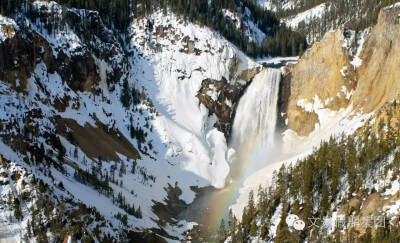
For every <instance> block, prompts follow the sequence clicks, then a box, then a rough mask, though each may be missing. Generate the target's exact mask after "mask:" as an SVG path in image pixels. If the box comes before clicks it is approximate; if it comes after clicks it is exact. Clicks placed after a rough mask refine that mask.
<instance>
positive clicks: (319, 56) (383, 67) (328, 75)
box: [279, 6, 400, 136]
mask: <svg viewBox="0 0 400 243" xmlns="http://www.w3.org/2000/svg"><path fill="white" fill-rule="evenodd" d="M399 13H400V7H396V6H393V7H390V8H386V9H383V10H382V11H381V12H380V15H379V18H378V23H377V25H376V26H375V27H374V28H372V30H371V32H370V33H369V34H368V35H367V36H366V37H365V42H364V44H363V46H362V49H361V52H360V53H359V55H358V56H357V57H352V56H351V55H350V54H349V51H348V47H346V41H348V40H346V37H345V34H346V31H343V30H337V31H335V32H328V33H326V34H325V36H324V37H323V39H322V40H321V41H320V42H317V43H315V44H314V45H313V46H312V47H311V48H310V49H309V50H308V51H307V52H306V53H305V54H304V55H303V56H302V57H301V59H300V61H299V63H297V64H296V65H291V66H288V67H287V69H286V72H285V76H284V78H283V81H282V84H281V91H280V100H279V108H280V112H281V113H283V114H285V115H284V116H283V117H281V118H280V121H279V122H280V124H281V127H286V126H287V128H289V129H291V130H293V131H295V132H296V133H297V134H298V135H300V136H307V135H309V134H310V133H311V132H312V131H313V130H314V128H315V125H316V124H317V123H318V122H319V118H318V115H317V114H316V113H315V111H314V110H313V107H315V106H318V107H319V108H328V109H330V110H339V109H341V108H346V107H348V105H349V104H353V105H354V107H355V108H357V109H359V110H360V111H363V112H364V113H368V112H371V111H373V110H375V109H378V108H380V107H382V105H384V104H385V103H386V102H388V101H391V100H393V99H394V98H396V97H397V96H398V95H399V93H400V81H399V79H398V77H399V76H400V68H399V67H400V58H399V53H400V41H399V39H400V28H399V27H400V23H399V17H398V16H399ZM352 58H354V59H353V60H352ZM355 58H359V59H361V63H359V64H358V65H357V64H356V63H355V62H354V60H355ZM352 92H353V93H352ZM304 104H310V106H309V108H308V109H305V105H304ZM284 122H285V123H286V124H285V125H286V126H285V125H282V124H283V123H284Z"/></svg>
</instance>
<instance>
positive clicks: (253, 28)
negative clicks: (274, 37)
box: [221, 8, 266, 44]
mask: <svg viewBox="0 0 400 243" xmlns="http://www.w3.org/2000/svg"><path fill="white" fill-rule="evenodd" d="M221 12H222V15H223V16H225V17H227V18H228V19H230V20H231V21H232V22H233V23H234V25H235V27H236V28H237V29H246V32H245V35H246V36H248V37H249V40H250V41H252V42H255V43H258V44H261V43H262V41H263V40H264V39H265V38H266V34H265V33H264V32H263V31H262V30H260V29H259V28H258V26H257V25H256V24H255V23H254V22H253V21H251V20H250V16H251V12H250V10H249V9H247V8H246V10H245V14H244V15H246V17H245V18H241V17H240V16H239V15H238V14H236V13H233V12H232V11H230V10H228V9H222V10H221ZM242 19H244V20H243V21H242Z"/></svg>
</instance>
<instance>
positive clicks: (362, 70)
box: [353, 4, 400, 112]
mask: <svg viewBox="0 0 400 243" xmlns="http://www.w3.org/2000/svg"><path fill="white" fill-rule="evenodd" d="M399 14H400V4H397V5H394V6H391V7H388V8H385V9H383V10H382V11H381V12H380V14H379V17H378V23H377V25H376V26H375V27H374V28H373V29H372V31H371V33H370V34H369V35H368V37H367V38H366V40H365V44H364V48H363V50H362V52H361V54H360V59H361V60H362V65H361V66H360V67H359V68H358V69H357V80H358V84H357V88H356V90H355V92H354V97H353V102H354V103H355V104H356V105H358V106H360V108H361V109H362V110H363V111H364V112H371V111H373V110H375V109H379V108H380V107H382V105H384V104H385V103H386V102H388V101H391V100H393V99H395V98H396V97H397V96H398V95H399V94H400V15H399Z"/></svg>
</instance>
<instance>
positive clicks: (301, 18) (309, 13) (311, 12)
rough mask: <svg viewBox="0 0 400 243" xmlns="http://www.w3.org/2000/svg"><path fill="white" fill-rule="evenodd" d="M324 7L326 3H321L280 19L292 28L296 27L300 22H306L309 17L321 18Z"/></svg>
mask: <svg viewBox="0 0 400 243" xmlns="http://www.w3.org/2000/svg"><path fill="white" fill-rule="evenodd" d="M326 8H327V5H326V3H322V4H320V5H317V6H315V7H313V8H311V9H308V10H306V11H304V12H301V13H299V14H297V15H294V16H290V17H288V18H285V19H283V20H282V21H283V22H284V23H285V24H286V26H288V27H290V28H292V29H296V28H297V26H298V25H299V24H300V22H304V23H305V24H308V23H309V21H310V20H311V19H314V18H322V15H323V14H324V13H325V11H326Z"/></svg>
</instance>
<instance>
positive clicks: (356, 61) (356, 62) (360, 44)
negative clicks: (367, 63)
mask: <svg viewBox="0 0 400 243" xmlns="http://www.w3.org/2000/svg"><path fill="white" fill-rule="evenodd" d="M368 33H369V29H366V30H364V31H363V32H362V33H361V34H360V36H359V38H358V39H357V51H356V55H355V56H354V58H353V60H352V61H351V62H350V64H351V65H353V67H354V68H359V67H360V66H361V65H362V60H361V58H360V54H361V51H362V48H363V45H364V42H365V37H366V35H367V34H368ZM356 38H357V37H356Z"/></svg>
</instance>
